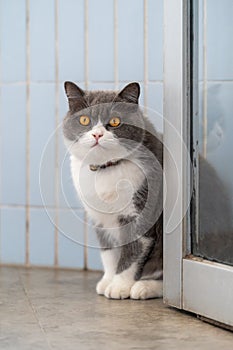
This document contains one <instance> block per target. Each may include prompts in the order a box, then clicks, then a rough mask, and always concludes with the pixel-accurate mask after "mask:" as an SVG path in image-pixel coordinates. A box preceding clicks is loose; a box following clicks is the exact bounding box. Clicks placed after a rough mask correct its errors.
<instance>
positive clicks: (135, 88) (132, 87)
mask: <svg viewBox="0 0 233 350" xmlns="http://www.w3.org/2000/svg"><path fill="white" fill-rule="evenodd" d="M139 95H140V85H139V84H138V83H130V84H128V85H126V86H125V87H124V89H123V90H121V91H120V92H119V94H118V96H119V97H121V98H122V99H123V100H125V101H127V102H130V103H136V104H138V98H139Z"/></svg>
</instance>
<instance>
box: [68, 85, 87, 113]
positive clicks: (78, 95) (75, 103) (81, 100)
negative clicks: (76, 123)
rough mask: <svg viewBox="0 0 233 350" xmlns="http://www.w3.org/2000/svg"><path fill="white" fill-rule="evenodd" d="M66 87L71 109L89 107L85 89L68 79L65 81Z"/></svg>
mask: <svg viewBox="0 0 233 350" xmlns="http://www.w3.org/2000/svg"><path fill="white" fill-rule="evenodd" d="M64 88H65V92H66V96H67V98H68V102H69V107H70V110H71V111H73V110H81V109H84V108H86V107H87V103H86V100H85V91H83V90H82V89H81V88H80V87H79V86H77V85H76V84H74V83H72V82H71V81H66V82H65V83H64Z"/></svg>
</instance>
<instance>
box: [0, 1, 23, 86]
mask: <svg viewBox="0 0 233 350" xmlns="http://www.w3.org/2000/svg"><path fill="white" fill-rule="evenodd" d="M0 13H1V56H2V57H1V78H2V80H3V81H6V82H11V81H24V80H25V77H26V1H18V0H11V1H1V3H0Z"/></svg>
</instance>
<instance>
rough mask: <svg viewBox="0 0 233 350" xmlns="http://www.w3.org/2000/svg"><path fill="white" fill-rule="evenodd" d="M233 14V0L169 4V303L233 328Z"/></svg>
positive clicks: (166, 220)
mask: <svg viewBox="0 0 233 350" xmlns="http://www.w3.org/2000/svg"><path fill="white" fill-rule="evenodd" d="M232 16H233V3H232V1H230V0H223V1H221V2H220V1H218V0H211V1H210V0H193V1H191V0H190V1H185V0H174V1H169V0H165V1H164V41H165V42H164V120H165V122H164V143H165V146H164V147H165V150H164V172H165V180H166V181H164V183H165V188H164V193H166V198H165V209H164V275H165V276H164V300H165V302H166V303H167V304H169V305H173V306H175V307H178V308H181V309H184V310H188V311H191V312H194V313H196V314H198V315H200V316H202V317H205V318H207V319H210V320H212V322H218V323H221V324H225V325H227V326H233V292H232V291H233V210H232V207H233V176H232V175H233V141H232V139H233V138H232V133H233V98H232V96H233V48H232V45H231V42H232V37H233V22H232ZM174 134H176V136H174ZM174 174H176V175H175V176H174Z"/></svg>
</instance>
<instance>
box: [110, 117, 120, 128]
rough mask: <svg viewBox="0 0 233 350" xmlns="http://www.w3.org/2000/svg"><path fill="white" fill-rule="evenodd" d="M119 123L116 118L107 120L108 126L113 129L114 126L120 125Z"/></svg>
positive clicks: (118, 119)
mask: <svg viewBox="0 0 233 350" xmlns="http://www.w3.org/2000/svg"><path fill="white" fill-rule="evenodd" d="M120 123H121V120H120V118H118V117H114V118H111V119H110V120H109V125H111V126H113V127H116V126H118V125H120Z"/></svg>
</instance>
